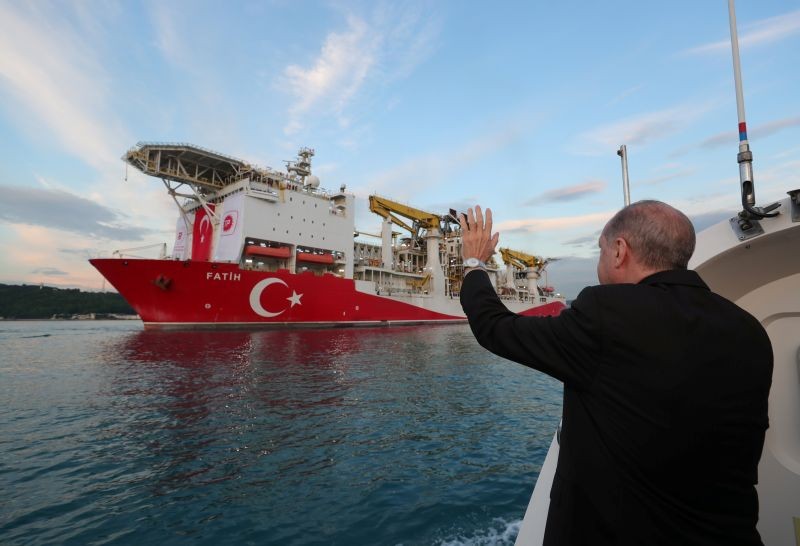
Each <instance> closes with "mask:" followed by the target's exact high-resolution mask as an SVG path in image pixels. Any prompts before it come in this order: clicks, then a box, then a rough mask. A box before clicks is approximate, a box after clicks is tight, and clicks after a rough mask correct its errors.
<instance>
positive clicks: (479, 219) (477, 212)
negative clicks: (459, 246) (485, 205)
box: [475, 205, 483, 231]
mask: <svg viewBox="0 0 800 546" xmlns="http://www.w3.org/2000/svg"><path fill="white" fill-rule="evenodd" d="M475 225H476V226H477V228H478V231H480V230H482V229H483V214H482V213H481V206H480V205H475Z"/></svg>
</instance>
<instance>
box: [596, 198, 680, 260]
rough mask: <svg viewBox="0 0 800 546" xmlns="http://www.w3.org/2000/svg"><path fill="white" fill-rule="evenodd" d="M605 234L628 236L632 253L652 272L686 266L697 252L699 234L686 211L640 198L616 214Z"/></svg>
mask: <svg viewBox="0 0 800 546" xmlns="http://www.w3.org/2000/svg"><path fill="white" fill-rule="evenodd" d="M602 237H605V239H606V241H608V242H611V241H613V240H615V239H617V238H622V239H625V241H626V242H627V243H628V246H629V247H630V250H631V253H632V254H633V255H634V256H635V258H636V260H637V261H638V262H639V263H640V264H641V265H642V266H643V267H645V268H647V269H650V270H652V271H654V272H655V271H664V270H667V269H686V268H687V265H688V263H689V258H691V257H692V254H693V253H694V245H695V233H694V226H693V225H692V222H691V221H690V220H689V218H687V216H686V215H685V214H683V213H682V212H681V211H679V210H678V209H676V208H673V207H671V206H669V205H667V204H666V203H662V202H661V201H652V200H646V201H637V202H636V203H632V204H631V205H628V206H627V207H625V208H624V209H622V210H620V211H619V212H618V213H617V214H615V215H614V217H613V218H611V220H609V222H608V223H607V224H606V227H605V229H603V234H602Z"/></svg>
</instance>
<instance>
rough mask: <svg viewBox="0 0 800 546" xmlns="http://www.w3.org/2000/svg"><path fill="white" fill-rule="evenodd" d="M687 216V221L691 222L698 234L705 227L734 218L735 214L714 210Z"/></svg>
mask: <svg viewBox="0 0 800 546" xmlns="http://www.w3.org/2000/svg"><path fill="white" fill-rule="evenodd" d="M688 216H689V220H691V221H692V224H693V225H694V230H695V232H697V233H700V232H701V231H703V230H704V229H706V228H707V227H710V226H713V225H714V224H717V223H719V222H721V221H722V220H727V219H728V218H730V217H731V216H735V212H732V211H730V210H715V211H711V212H703V213H700V214H690V215H688Z"/></svg>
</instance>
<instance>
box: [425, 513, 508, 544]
mask: <svg viewBox="0 0 800 546" xmlns="http://www.w3.org/2000/svg"><path fill="white" fill-rule="evenodd" d="M493 524H494V525H493V526H492V527H490V528H488V529H482V530H476V531H475V532H474V533H473V534H472V535H471V536H464V535H458V536H455V537H453V538H448V539H445V540H443V541H442V542H440V543H439V544H438V546H507V545H508V546H511V545H513V544H514V541H515V540H516V538H517V535H518V534H519V529H520V526H521V525H522V520H515V521H511V522H508V521H506V520H504V519H503V518H495V519H494V520H493Z"/></svg>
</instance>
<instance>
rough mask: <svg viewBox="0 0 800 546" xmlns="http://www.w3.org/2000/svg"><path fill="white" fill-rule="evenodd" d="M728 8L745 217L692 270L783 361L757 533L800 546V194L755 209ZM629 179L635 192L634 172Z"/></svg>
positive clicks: (542, 498)
mask: <svg viewBox="0 0 800 546" xmlns="http://www.w3.org/2000/svg"><path fill="white" fill-rule="evenodd" d="M728 5H729V14H730V25H731V44H732V48H733V62H734V77H735V83H736V98H737V107H738V114H739V153H738V156H737V161H738V163H739V173H740V184H741V187H740V189H741V194H742V211H741V212H739V213H738V214H737V213H733V212H732V213H731V216H730V218H729V219H727V220H724V221H722V222H720V223H718V224H716V225H714V226H711V227H710V228H708V229H706V230H704V231H702V232H701V233H699V234H698V235H697V246H696V249H695V253H694V256H693V257H692V260H691V261H690V262H689V267H690V269H694V270H695V271H697V273H698V274H700V276H701V277H702V278H703V280H704V281H705V282H706V283H707V284H708V285H709V287H710V288H711V290H713V291H714V292H716V293H718V294H720V295H721V296H723V297H725V298H727V299H729V300H730V301H732V302H734V303H736V304H737V305H739V306H740V307H741V308H743V309H745V310H747V311H748V312H749V313H750V314H752V315H753V316H755V317H756V318H757V319H758V320H759V321H760V322H761V324H762V325H763V326H764V328H765V329H766V331H767V334H768V335H769V338H770V340H771V342H772V350H773V354H774V359H775V360H774V369H773V377H772V388H771V390H770V397H769V429H768V430H767V433H766V438H765V442H764V450H763V453H762V455H761V461H760V463H759V467H758V485H757V486H756V490H757V491H758V498H759V523H758V527H757V528H758V532H759V534H760V535H761V539H762V541H763V542H764V544H765V545H766V546H800V188H786V191H787V194H788V197H786V198H784V199H783V200H781V201H779V202H777V203H773V204H771V205H769V206H766V207H763V208H761V207H757V206H756V205H755V189H754V184H753V170H752V153H751V152H750V147H749V142H748V140H747V125H746V122H745V115H744V101H743V97H742V85H741V71H740V66H739V52H738V39H737V33H736V16H735V11H734V7H733V0H729V2H728ZM620 155H623V154H620ZM623 167H624V155H623ZM625 171H626V170H625ZM624 178H625V179H626V180H625V186H626V187H627V172H624ZM626 204H628V200H627V199H626ZM558 450H559V443H558V433H556V434H555V435H554V437H553V440H552V443H551V445H550V449H549V451H548V453H547V457H546V458H545V461H544V463H543V465H542V469H541V472H540V474H539V478H538V480H537V482H536V486H535V488H534V491H533V495H532V497H531V501H530V503H529V505H528V508H527V511H526V512H525V517H524V519H523V522H522V525H521V528H520V532H519V534H518V536H517V540H516V544H517V546H539V545H541V544H542V542H543V538H544V530H545V523H546V519H547V511H548V509H549V503H550V488H551V486H552V482H553V476H554V475H555V469H556V463H557V459H558ZM576 524H579V523H578V522H576Z"/></svg>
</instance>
